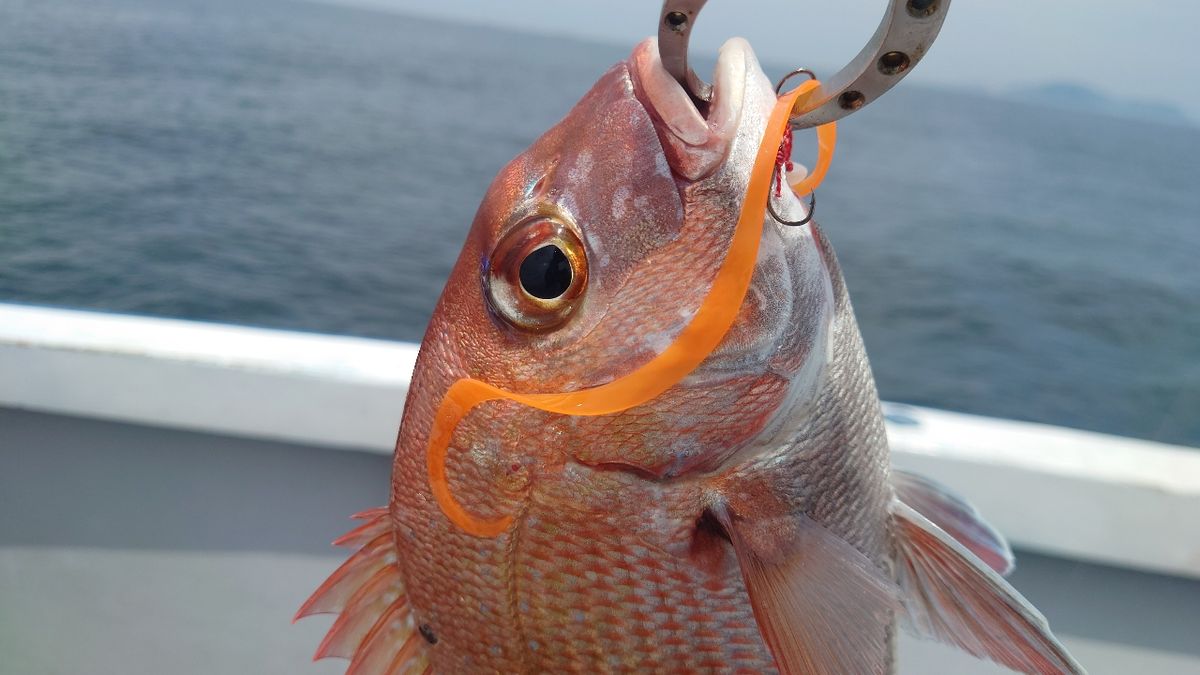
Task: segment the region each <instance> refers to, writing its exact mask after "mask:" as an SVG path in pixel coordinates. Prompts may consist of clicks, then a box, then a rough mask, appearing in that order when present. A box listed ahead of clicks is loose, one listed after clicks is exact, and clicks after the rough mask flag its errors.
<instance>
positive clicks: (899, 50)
mask: <svg viewBox="0 0 1200 675" xmlns="http://www.w3.org/2000/svg"><path fill="white" fill-rule="evenodd" d="M705 2H706V0H664V1H663V6H662V13H661V14H660V15H659V20H658V53H659V57H660V58H661V59H662V64H663V67H664V68H666V70H667V72H668V73H670V74H671V76H672V77H674V78H675V79H676V80H677V81H678V82H679V83H680V84H682V85H683V88H684V89H685V90H686V91H687V92H688V93H689V94H691V96H692V97H693V98H695V99H696V100H698V101H704V102H707V101H710V100H712V85H710V84H708V83H706V82H705V81H704V80H702V79H700V78H699V77H698V76H697V75H696V73H695V72H694V71H693V70H692V69H691V68H690V67H688V54H687V51H688V40H689V38H690V37H691V33H692V28H693V27H694V26H695V24H696V17H697V16H698V15H699V14H700V10H701V9H702V8H703V7H704V3H705ZM949 8H950V0H888V6H887V10H886V11H885V12H884V14H883V20H882V21H881V22H880V23H879V28H878V29H876V30H875V35H873V36H872V37H871V39H870V40H869V41H868V42H867V44H866V46H865V47H863V48H862V51H860V52H859V53H858V56H855V57H854V59H853V60H852V61H850V63H848V64H846V66H845V67H843V68H842V69H841V70H839V71H838V72H837V74H835V75H834V76H833V77H831V78H829V80H828V81H826V82H823V83H822V84H821V86H820V87H819V88H818V89H817V90H816V91H815V92H813V94H812V95H811V96H808V97H806V98H805V99H804V101H803V104H802V105H801V106H800V107H799V108H798V109H796V110H793V111H792V116H791V117H790V118H789V124H790V125H791V127H792V128H793V129H807V128H809V127H815V126H819V125H822V124H828V123H829V122H835V121H837V120H840V119H841V118H843V117H845V116H846V115H849V114H850V113H852V112H854V111H856V110H860V109H862V108H863V107H864V106H865V105H867V104H868V103H870V102H872V101H874V100H875V99H877V98H879V97H880V96H882V95H883V93H884V92H886V91H887V90H888V89H891V88H892V87H893V86H895V84H896V83H897V82H899V81H900V80H901V79H903V77H904V76H905V75H907V74H908V73H909V72H911V71H912V69H913V67H915V66H916V65H917V62H918V61H920V60H921V58H922V57H923V56H925V54H926V53H927V52H928V51H929V47H930V45H932V44H933V41H934V39H935V38H937V34H938V31H939V30H941V28H942V22H943V21H945V19H946V12H947V10H948V9H949Z"/></svg>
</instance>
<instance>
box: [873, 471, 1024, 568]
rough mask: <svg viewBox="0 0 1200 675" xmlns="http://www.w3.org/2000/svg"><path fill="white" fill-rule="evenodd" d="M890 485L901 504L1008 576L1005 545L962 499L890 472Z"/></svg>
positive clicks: (913, 477)
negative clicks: (909, 507) (910, 508)
mask: <svg viewBox="0 0 1200 675" xmlns="http://www.w3.org/2000/svg"><path fill="white" fill-rule="evenodd" d="M892 485H893V486H894V487H895V488H896V496H897V497H899V498H900V501H902V502H904V503H905V504H908V505H909V506H911V507H912V508H913V509H914V510H916V512H917V513H920V514H921V515H923V516H925V517H926V518H928V519H929V520H930V521H932V522H933V524H934V525H937V526H938V527H940V528H942V529H943V530H945V531H946V534H949V535H950V536H952V537H954V538H955V539H957V540H958V543H960V544H962V545H963V546H965V547H966V548H967V550H968V551H970V552H971V553H974V554H975V555H976V556H978V557H979V559H980V560H982V561H983V562H985V563H987V565H988V567H991V568H992V569H994V570H996V571H997V572H999V573H1000V574H1001V575H1004V576H1007V575H1008V573H1009V572H1012V570H1013V567H1014V566H1015V561H1014V559H1013V554H1012V549H1010V548H1009V547H1008V542H1006V541H1005V540H1004V537H1003V536H1002V535H1001V534H1000V533H999V532H997V531H996V529H995V528H993V527H992V526H991V525H989V524H988V523H987V521H985V520H984V519H983V516H981V515H979V511H977V510H975V507H974V506H971V505H970V504H969V503H967V501H966V500H964V499H963V498H962V497H959V496H958V495H956V494H954V493H953V492H951V491H950V489H949V488H947V487H946V486H944V485H941V484H940V483H936V482H934V481H932V480H930V479H928V478H926V477H924V476H920V475H917V474H915V473H909V472H908V471H901V470H899V469H892Z"/></svg>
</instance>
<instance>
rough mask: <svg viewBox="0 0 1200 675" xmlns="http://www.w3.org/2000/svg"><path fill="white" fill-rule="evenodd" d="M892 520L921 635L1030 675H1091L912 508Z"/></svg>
mask: <svg viewBox="0 0 1200 675" xmlns="http://www.w3.org/2000/svg"><path fill="white" fill-rule="evenodd" d="M892 513H893V522H894V524H895V532H896V548H897V553H896V579H897V582H898V583H899V584H900V589H901V592H902V597H903V601H904V606H905V609H906V610H907V614H908V618H909V619H910V625H911V627H912V628H913V629H915V630H916V631H917V632H918V633H919V634H921V635H924V636H927V637H932V638H934V639H937V640H940V641H942V642H946V643H949V644H952V645H955V646H957V647H959V648H960V649H962V650H964V651H966V652H967V653H969V654H972V655H974V656H977V657H979V658H986V659H991V660H993V661H995V662H997V663H999V664H1002V665H1004V666H1007V667H1009V668H1012V669H1014V670H1017V671H1019V672H1022V673H1031V674H1037V675H1042V674H1045V675H1057V674H1061V673H1084V670H1083V668H1082V667H1081V666H1080V665H1079V664H1078V663H1076V662H1075V660H1074V659H1073V658H1071V655H1070V654H1068V653H1067V650H1066V649H1065V648H1064V647H1063V646H1062V645H1061V644H1059V642H1058V640H1057V639H1055V637H1054V635H1053V634H1051V633H1050V626H1049V625H1048V624H1047V623H1046V619H1045V617H1043V616H1042V615H1041V614H1040V613H1039V612H1038V611H1037V610H1036V609H1034V608H1033V606H1032V605H1030V604H1029V602H1028V601H1027V600H1025V598H1023V597H1021V595H1020V594H1019V593H1017V591H1016V590H1015V589H1014V588H1013V587H1012V586H1010V585H1009V584H1008V582H1006V581H1004V579H1003V578H1001V576H1000V575H999V574H997V573H996V572H995V571H994V570H993V569H991V568H990V567H988V566H987V565H985V564H983V563H982V562H980V561H979V559H978V558H976V557H975V556H974V555H971V554H970V553H969V552H968V550H967V549H966V548H965V547H964V546H963V545H962V544H960V543H959V542H958V541H957V540H955V539H954V538H953V537H951V536H950V535H948V534H946V532H944V531H942V530H941V529H939V528H938V527H937V526H936V525H934V524H933V523H931V522H930V521H929V520H928V519H927V518H925V517H924V516H922V515H921V514H920V513H917V512H916V511H915V510H913V509H912V507H910V506H908V505H907V504H904V503H903V502H900V501H896V502H894V504H893V509H892Z"/></svg>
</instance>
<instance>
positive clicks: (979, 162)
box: [0, 0, 1200, 446]
mask: <svg viewBox="0 0 1200 675" xmlns="http://www.w3.org/2000/svg"><path fill="white" fill-rule="evenodd" d="M630 47H631V45H603V44H592V43H585V42H579V41H572V40H565V39H561V38H557V37H551V36H544V35H537V34H536V33H518V32H510V31H503V30H496V29H492V28H488V27H482V26H473V25H463V24H454V23H444V22H438V21H432V20H428V19H418V18H414V17H411V16H405V15H402V14H394V13H385V12H381V11H375V10H368V9H360V8H353V7H348V6H341V5H330V4H318V3H310V2H304V1H301V0H255V1H254V2H245V1H244V0H0V301H2V302H17V303H33V304H39V305H54V306H62V307H76V308H88V309H96V310H105V311H113V312H128V313H134V314H143V315H154V316H170V317H182V318H187V319H197V320H202V321H221V322H230V323H238V324H249V325H255V326H267V327H274V328H285V329H295V330H305V331H318V332H323V333H341V334H351V335H360V336H369V337H377V338H387V339H396V340H412V341H419V340H420V339H421V336H422V333H423V330H424V326H425V323H426V321H427V320H428V318H429V316H430V313H431V311H432V308H433V306H434V303H435V301H436V300H437V297H438V295H439V293H440V291H441V289H442V286H443V284H444V283H445V279H446V276H447V273H448V271H449V269H450V266H451V264H452V263H453V261H454V259H455V257H456V255H457V253H458V250H459V247H460V245H461V242H462V240H463V237H464V235H465V233H466V230H467V227H468V225H469V223H470V222H471V219H472V216H473V214H474V211H475V209H476V207H477V205H478V203H479V200H480V198H481V197H482V195H483V193H484V190H485V189H486V187H487V185H488V184H489V182H490V180H491V179H492V177H493V176H494V175H495V173H496V172H497V170H498V169H499V168H500V167H501V166H503V165H504V164H505V163H506V162H507V161H508V160H509V159H511V158H512V157H513V156H514V155H516V154H517V153H519V152H521V151H522V149H524V148H525V147H526V146H527V145H528V144H529V143H530V142H531V141H532V140H533V139H535V138H536V137H537V136H538V135H539V134H540V133H541V132H542V131H544V130H545V129H546V128H548V127H549V126H550V125H552V124H553V123H554V122H555V121H557V120H558V119H559V118H561V116H562V115H563V114H564V113H565V112H566V111H567V110H568V109H569V108H570V107H571V105H572V104H573V103H574V102H575V101H576V100H577V99H578V98H579V97H580V95H581V94H583V93H584V91H586V90H587V88H588V87H589V86H590V84H591V83H592V82H593V81H594V80H595V79H596V78H597V77H598V76H599V75H600V74H601V73H602V72H603V71H604V70H605V69H606V68H607V67H608V66H609V65H610V64H612V63H614V62H616V61H617V60H619V59H621V58H623V57H624V56H625V55H626V54H627V53H628V50H629V48H630ZM794 65H795V64H770V63H768V64H766V66H767V71H768V73H769V74H771V75H772V76H773V77H777V76H779V75H781V74H783V73H784V72H786V71H787V70H789V69H790V68H791V67H792V66H794ZM839 134H840V138H839V146H838V155H837V157H836V159H835V163H834V166H833V169H832V171H831V173H830V176H829V179H828V180H827V181H826V183H825V184H824V185H823V186H822V187H821V189H820V191H819V200H818V207H817V209H818V210H817V217H818V220H819V221H820V222H821V223H822V225H823V227H824V228H825V231H826V234H827V235H828V237H829V239H830V240H831V241H832V242H833V244H834V246H835V248H836V249H837V251H838V254H839V256H840V258H841V261H842V264H843V267H844V272H845V275H846V280H847V283H848V285H849V287H850V291H851V294H852V298H853V301H854V306H855V308H856V310H857V313H858V317H859V321H860V323H861V326H862V331H863V334H864V338H865V340H866V344H867V348H868V351H869V354H870V357H871V361H872V363H873V366H874V369H875V374H876V377H877V380H878V383H879V388H880V393H881V395H882V396H883V397H884V398H886V399H889V400H894V401H902V402H908V403H913V404H920V405H927V406H934V407H938V408H945V409H950V410H958V411H965V412H971V413H979V414H984V415H992V416H998V417H1006V418H1014V419H1021V420H1032V421H1037V422H1047V423H1051V424H1057V425H1065V426H1068V427H1076V428H1082V429H1092V430H1097V431H1102V432H1110V433H1114V434H1122V435H1127V436H1133V437H1140V438H1146V439H1154V440H1160V441H1165V442H1172V443H1180V444H1187V445H1192V446H1200V215H1198V214H1200V180H1198V179H1200V169H1198V166H1200V160H1198V158H1200V131H1198V130H1197V129H1195V128H1190V127H1186V126H1166V125H1159V124H1154V123H1147V122H1135V121H1129V120H1122V119H1116V118H1111V117H1102V116H1097V115H1091V114H1088V113H1071V112H1064V111H1060V110H1051V109H1046V108H1040V107H1037V106H1034V105H1026V104H1024V103H1022V102H1021V101H1019V100H1007V99H1002V98H996V97H991V96H988V95H985V94H981V93H976V92H972V91H958V90H951V89H936V88H929V87H927V86H921V85H920V84H917V83H914V82H905V83H904V84H903V85H901V86H900V87H898V88H897V89H896V90H895V91H893V92H892V93H889V94H888V95H887V96H886V97H884V98H883V99H882V100H880V101H879V102H878V103H874V104H872V105H870V106H868V107H867V108H865V109H864V110H862V111H861V112H859V113H856V114H855V115H854V116H852V117H850V118H848V119H846V120H845V121H844V123H843V124H842V125H841V127H840V129H839ZM807 147H808V146H803V144H802V147H801V149H800V150H799V151H798V153H797V159H800V160H801V161H803V159H804V158H806V157H807V156H808V155H806V154H805V153H807V152H808V150H807V149H806V148H807Z"/></svg>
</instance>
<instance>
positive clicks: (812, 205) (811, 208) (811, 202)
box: [767, 168, 817, 227]
mask: <svg viewBox="0 0 1200 675" xmlns="http://www.w3.org/2000/svg"><path fill="white" fill-rule="evenodd" d="M775 173H779V169H778V168H776V169H775ZM774 175H775V174H772V177H774ZM788 189H791V188H788ZM816 210H817V191H816V190H813V191H812V192H810V193H808V215H807V216H804V218H801V219H800V220H784V219H783V218H781V217H780V216H779V214H778V213H775V207H774V206H771V195H769V194H768V195H767V213H770V214H771V217H772V218H774V219H775V220H777V221H778V222H779V224H780V225H787V226H789V227H797V226H799V225H807V224H808V222H809V221H810V220H812V219H813V213H815V212H816Z"/></svg>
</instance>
